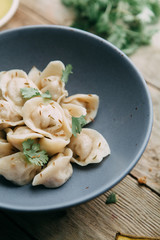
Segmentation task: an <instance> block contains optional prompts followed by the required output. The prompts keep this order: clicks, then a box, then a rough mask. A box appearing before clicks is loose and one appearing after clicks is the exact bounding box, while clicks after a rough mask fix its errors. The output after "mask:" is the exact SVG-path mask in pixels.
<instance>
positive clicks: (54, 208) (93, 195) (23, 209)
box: [0, 25, 153, 212]
mask: <svg viewBox="0 0 160 240" xmlns="http://www.w3.org/2000/svg"><path fill="white" fill-rule="evenodd" d="M37 28H38V29H41V30H44V29H48V30H52V29H54V30H55V29H56V30H63V31H67V32H70V31H71V32H73V31H74V32H75V33H78V34H82V35H85V36H87V37H90V38H93V39H95V40H97V41H99V42H101V43H104V44H106V45H107V46H109V47H110V48H111V49H113V50H114V51H116V52H117V54H120V56H122V57H123V58H125V61H127V62H129V64H130V65H131V66H132V68H133V69H134V71H135V72H136V73H137V75H138V76H139V79H140V81H141V82H142V84H143V87H144V91H145V92H146V97H147V99H148V106H149V108H148V111H149V113H150V114H149V116H148V126H147V129H146V132H145V138H144V140H143V143H142V146H141V148H140V150H139V151H138V152H137V154H136V156H135V157H134V159H133V160H132V162H131V163H130V164H129V165H128V167H127V168H126V169H125V171H123V172H122V173H121V175H119V176H118V177H117V178H116V179H115V180H114V181H113V183H112V184H111V185H110V186H109V187H104V186H103V187H101V188H100V189H98V190H96V191H93V192H92V193H90V194H88V195H87V196H86V197H85V198H84V197H81V198H80V199H78V201H74V200H72V201H70V202H69V203H67V204H65V205H63V206H61V205H60V204H57V205H55V204H54V205H53V206H51V205H49V206H43V207H42V206H41V207H38V206H37V207H35V206H34V207H32V206H29V207H27V206H26V207H21V206H12V205H11V204H6V203H3V204H2V205H0V209H3V210H12V211H21V212H43V211H57V210H63V209H66V208H70V207H73V206H76V205H80V204H82V203H85V202H88V201H90V200H92V199H94V198H96V197H98V196H100V195H102V194H103V193H104V192H106V191H108V190H109V189H111V188H113V187H114V186H115V185H117V184H118V183H119V182H120V181H121V180H122V179H123V178H124V177H126V175H127V174H129V172H130V171H131V170H132V169H133V168H134V166H135V165H136V164H137V162H138V161H139V159H140V158H141V156H142V154H143V152H144V150H145V148H146V146H147V144H148V141H149V139H150V135H151V132H152V125H153V106H152V100H151V95H150V92H149V89H148V86H147V84H146V82H145V80H144V78H143V76H142V74H141V73H140V72H139V70H138V69H137V68H136V66H135V65H134V63H133V62H132V61H131V60H130V59H129V57H128V56H126V55H125V54H124V53H123V52H122V51H121V50H120V49H118V48H117V47H116V46H114V45H113V44H111V43H110V42H108V41H107V40H105V39H103V38H101V37H99V36H97V35H95V34H93V33H90V32H87V31H84V30H80V29H76V28H72V27H68V26H59V25H32V26H23V27H18V28H15V29H9V30H4V31H1V32H0V38H1V35H4V34H8V33H15V32H17V31H18V32H20V31H27V30H33V29H37Z"/></svg>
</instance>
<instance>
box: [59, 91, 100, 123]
mask: <svg viewBox="0 0 160 240" xmlns="http://www.w3.org/2000/svg"><path fill="white" fill-rule="evenodd" d="M63 104H75V105H78V106H81V107H83V108H85V109H86V111H87V114H86V116H85V120H86V122H87V123H89V122H91V121H93V119H94V118H95V117H96V115H97V111H98V107H99V97H98V96H97V95H96V94H88V95H87V94H75V95H72V96H70V97H68V98H65V99H64V100H63Z"/></svg>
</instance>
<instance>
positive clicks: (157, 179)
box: [131, 86, 160, 194]
mask: <svg viewBox="0 0 160 240" xmlns="http://www.w3.org/2000/svg"><path fill="white" fill-rule="evenodd" d="M149 91H150V93H151V97H152V102H153V113H154V117H153V119H154V122H153V128H152V134H151V138H150V141H149V143H148V146H147V148H146V150H145V152H144V154H143V156H142V158H141V159H140V161H139V162H138V164H137V165H136V167H135V168H134V169H133V170H132V172H131V173H132V174H133V175H134V176H135V177H136V178H139V177H143V176H146V177H147V178H146V180H147V183H146V184H147V185H148V186H149V187H151V188H152V189H154V190H155V191H157V193H159V194H160V91H159V90H157V89H156V88H153V87H151V86H150V87H149Z"/></svg>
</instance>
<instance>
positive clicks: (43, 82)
mask: <svg viewBox="0 0 160 240" xmlns="http://www.w3.org/2000/svg"><path fill="white" fill-rule="evenodd" d="M64 70H65V66H64V64H63V63H62V62H61V61H51V62H50V63H49V64H48V65H47V67H46V68H45V69H44V70H43V71H42V72H41V73H40V75H39V78H38V79H37V77H36V75H37V73H36V72H37V70H35V69H33V70H32V72H31V73H32V75H33V74H34V78H35V79H36V80H35V82H36V85H37V86H38V88H39V89H40V90H41V92H42V93H44V92H46V91H47V90H48V91H49V92H50V94H51V96H52V99H53V100H54V101H57V102H58V103H59V102H60V101H61V100H62V99H63V98H64V97H66V96H68V92H67V90H65V84H64V83H63V82H62V81H61V77H62V73H63V71H64ZM33 71H34V72H33ZM31 73H30V74H29V75H30V76H31ZM35 74H36V75H35Z"/></svg>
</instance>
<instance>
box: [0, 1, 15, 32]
mask: <svg viewBox="0 0 160 240" xmlns="http://www.w3.org/2000/svg"><path fill="white" fill-rule="evenodd" d="M18 6H19V0H13V1H12V4H11V7H10V8H9V11H8V12H7V13H6V14H5V15H4V17H3V18H1V19H0V28H1V27H2V26H3V25H5V24H6V23H7V22H8V21H9V20H10V19H11V18H12V17H13V15H14V14H15V12H16V10H17V8H18Z"/></svg>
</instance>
